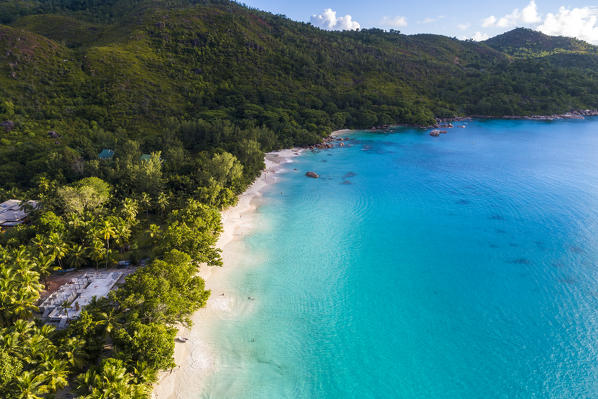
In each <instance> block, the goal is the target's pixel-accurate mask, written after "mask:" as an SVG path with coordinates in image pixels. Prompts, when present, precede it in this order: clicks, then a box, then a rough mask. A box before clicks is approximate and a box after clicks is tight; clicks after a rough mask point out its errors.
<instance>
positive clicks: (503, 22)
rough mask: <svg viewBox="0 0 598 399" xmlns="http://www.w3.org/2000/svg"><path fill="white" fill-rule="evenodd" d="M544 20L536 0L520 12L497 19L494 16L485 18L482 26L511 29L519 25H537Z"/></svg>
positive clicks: (532, 0)
mask: <svg viewBox="0 0 598 399" xmlns="http://www.w3.org/2000/svg"><path fill="white" fill-rule="evenodd" d="M541 20H542V18H541V17H540V14H538V6H537V5H536V1H535V0H530V2H529V4H528V5H527V6H525V7H524V8H523V10H521V11H520V10H519V9H518V8H516V9H514V10H513V11H511V13H509V14H507V15H505V16H503V17H501V18H496V17H495V16H494V15H491V16H489V17H488V18H485V19H484V20H483V21H482V26H483V27H484V28H487V27H489V26H497V27H499V28H509V27H514V26H516V25H518V24H523V25H529V24H535V23H538V22H540V21H541Z"/></svg>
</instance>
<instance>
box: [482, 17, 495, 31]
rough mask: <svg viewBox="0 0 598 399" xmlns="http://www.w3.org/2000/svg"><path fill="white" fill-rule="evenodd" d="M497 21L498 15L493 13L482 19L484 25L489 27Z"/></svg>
mask: <svg viewBox="0 0 598 399" xmlns="http://www.w3.org/2000/svg"><path fill="white" fill-rule="evenodd" d="M495 23H496V17H495V16H494V15H491V16H489V17H488V18H485V19H484V20H483V21H482V27H484V28H487V27H489V26H492V25H494V24H495Z"/></svg>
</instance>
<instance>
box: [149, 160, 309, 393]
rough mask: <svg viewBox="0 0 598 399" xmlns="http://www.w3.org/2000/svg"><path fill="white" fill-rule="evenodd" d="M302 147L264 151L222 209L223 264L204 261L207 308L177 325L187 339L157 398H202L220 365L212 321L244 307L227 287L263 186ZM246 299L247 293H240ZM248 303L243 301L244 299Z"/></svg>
mask: <svg viewBox="0 0 598 399" xmlns="http://www.w3.org/2000/svg"><path fill="white" fill-rule="evenodd" d="M301 151H303V150H302V149H289V150H282V151H277V152H272V153H268V154H266V158H265V163H266V169H265V170H264V171H263V172H262V174H261V176H260V177H259V178H258V179H257V180H256V181H255V182H254V183H253V185H252V186H251V187H249V188H248V189H247V191H245V192H244V193H243V194H241V196H240V197H239V202H238V204H237V205H236V206H234V207H232V208H229V209H227V210H225V211H224V212H222V224H223V233H222V235H221V236H220V238H219V240H218V243H217V246H218V247H219V248H221V249H222V259H223V263H224V266H223V267H207V266H203V267H202V268H201V271H200V275H201V276H202V277H203V278H204V279H205V280H206V287H207V288H208V289H210V290H211V291H212V294H211V296H210V299H209V300H208V303H207V305H206V307H205V308H203V309H200V310H199V311H198V312H196V313H195V314H194V315H193V316H192V320H193V327H192V328H191V329H181V331H180V332H179V336H180V337H185V338H188V341H187V342H186V343H179V342H176V343H175V353H174V358H175V362H176V364H177V367H176V368H175V369H173V370H172V371H171V372H163V373H161V374H160V376H159V380H158V383H157V384H156V385H155V387H154V391H153V394H152V396H153V398H155V399H188V398H189V399H192V398H198V397H200V394H201V392H202V388H203V385H202V384H203V383H204V381H205V380H206V378H207V377H209V376H210V375H212V374H213V373H214V372H215V371H217V370H218V360H217V359H218V358H217V356H216V354H215V353H214V351H215V348H214V345H213V344H212V343H211V338H210V337H211V336H213V335H212V334H211V332H212V330H211V325H213V324H214V322H215V321H217V320H222V319H228V318H234V317H236V316H237V313H243V312H246V311H247V309H244V308H243V307H244V306H246V305H241V303H240V302H241V300H240V299H241V298H239V296H238V294H237V293H236V292H234V290H233V289H231V284H230V277H231V273H234V272H235V270H236V267H235V266H238V263H239V262H238V261H239V259H240V256H241V255H242V254H243V252H244V251H243V243H242V238H243V237H244V236H245V235H247V234H248V233H249V232H251V231H252V230H253V229H254V228H255V227H256V225H255V211H256V209H257V208H258V207H259V205H260V203H261V197H262V193H263V192H264V190H265V189H266V188H267V187H268V186H269V185H272V184H274V183H276V181H277V180H278V177H277V175H278V174H280V173H282V172H284V171H285V168H284V165H285V164H287V163H289V162H292V159H293V158H294V157H296V156H297V155H299V154H300V153H301ZM243 299H245V298H243ZM242 302H243V303H247V301H246V300H245V301H242Z"/></svg>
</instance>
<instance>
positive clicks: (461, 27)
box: [457, 24, 471, 30]
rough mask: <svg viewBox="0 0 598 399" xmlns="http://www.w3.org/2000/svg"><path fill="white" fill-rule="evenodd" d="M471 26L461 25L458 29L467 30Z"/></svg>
mask: <svg viewBox="0 0 598 399" xmlns="http://www.w3.org/2000/svg"><path fill="white" fill-rule="evenodd" d="M470 26H471V24H459V25H457V28H458V29H460V30H466V29H467V28H469V27H470Z"/></svg>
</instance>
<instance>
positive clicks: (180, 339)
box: [175, 337, 189, 344]
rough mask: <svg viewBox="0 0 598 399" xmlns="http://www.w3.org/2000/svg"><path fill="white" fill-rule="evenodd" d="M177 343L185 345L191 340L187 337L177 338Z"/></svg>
mask: <svg viewBox="0 0 598 399" xmlns="http://www.w3.org/2000/svg"><path fill="white" fill-rule="evenodd" d="M175 341H177V342H181V343H183V344H184V343H185V342H187V341H189V338H185V337H176V338H175Z"/></svg>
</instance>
